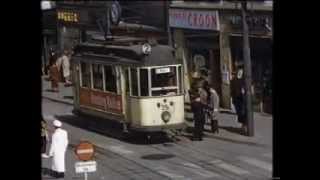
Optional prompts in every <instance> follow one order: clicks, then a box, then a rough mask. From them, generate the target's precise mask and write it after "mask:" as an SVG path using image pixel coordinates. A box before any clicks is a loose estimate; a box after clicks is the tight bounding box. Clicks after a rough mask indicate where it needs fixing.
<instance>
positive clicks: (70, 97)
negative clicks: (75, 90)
mask: <svg viewBox="0 0 320 180" xmlns="http://www.w3.org/2000/svg"><path fill="white" fill-rule="evenodd" d="M63 98H64V99H71V100H73V96H63Z"/></svg>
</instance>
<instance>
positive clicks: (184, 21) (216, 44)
mask: <svg viewBox="0 0 320 180" xmlns="http://www.w3.org/2000/svg"><path fill="white" fill-rule="evenodd" d="M169 12H170V13H169V23H170V27H171V29H172V31H173V35H174V43H175V46H176V49H177V52H176V53H177V57H178V58H180V59H181V61H183V62H184V64H185V70H186V71H187V74H186V75H185V81H186V83H185V84H186V85H188V84H189V85H190V83H191V81H192V78H191V75H192V74H194V72H198V71H200V70H201V69H206V70H207V71H208V72H209V83H210V84H211V85H212V86H213V87H214V88H215V89H216V90H217V92H218V93H219V96H220V99H221V101H220V102H221V104H220V106H221V107H223V108H227V109H231V94H230V92H231V89H230V88H231V87H230V80H231V78H232V77H231V74H232V72H233V71H234V69H235V64H237V63H241V62H242V61H243V60H242V47H243V46H242V42H243V41H242V26H241V14H240V10H234V9H228V10H226V9H219V8H212V9H210V8H209V7H207V8H203V7H201V8H197V6H193V7H192V8H191V7H190V6H186V7H183V5H181V6H179V7H177V6H174V7H171V8H170V11H169ZM248 23H249V30H250V43H251V59H252V69H253V86H254V90H255V98H254V101H255V103H254V104H256V105H257V108H256V110H257V111H261V110H262V109H261V108H262V106H263V105H261V102H262V99H263V98H264V99H271V98H265V97H263V95H262V94H263V93H264V94H270V93H265V92H262V90H263V88H262V87H265V86H266V85H265V84H266V82H267V81H268V80H266V79H269V80H270V79H271V78H270V77H271V72H272V68H271V61H272V38H271V37H272V32H271V29H272V11H271V10H270V11H251V12H250V13H249V22H248ZM267 76H268V77H267ZM269 84H270V83H269ZM186 88H188V86H186ZM265 109H267V108H265Z"/></svg>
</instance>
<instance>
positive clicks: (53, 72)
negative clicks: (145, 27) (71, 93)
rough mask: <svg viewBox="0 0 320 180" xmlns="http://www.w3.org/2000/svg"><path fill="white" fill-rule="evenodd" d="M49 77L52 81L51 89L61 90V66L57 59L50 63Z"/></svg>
mask: <svg viewBox="0 0 320 180" xmlns="http://www.w3.org/2000/svg"><path fill="white" fill-rule="evenodd" d="M49 79H50V81H51V89H52V91H53V92H59V90H58V86H59V79H60V74H59V68H58V66H57V63H56V59H55V60H54V59H53V61H52V64H51V65H50V68H49Z"/></svg>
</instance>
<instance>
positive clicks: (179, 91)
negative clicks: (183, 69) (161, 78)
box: [149, 65, 183, 97]
mask: <svg viewBox="0 0 320 180" xmlns="http://www.w3.org/2000/svg"><path fill="white" fill-rule="evenodd" d="M179 66H181V65H169V66H153V67H150V69H149V71H150V80H151V87H150V91H151V94H150V96H151V97H159V96H153V95H152V92H154V91H161V90H177V92H178V93H177V94H176V95H181V94H183V93H181V89H180V87H179V83H180V81H179V75H178V67H179ZM162 67H174V69H175V73H176V75H175V78H176V81H177V83H176V84H177V85H176V86H166V87H152V77H151V75H152V73H151V70H152V69H158V68H162Z"/></svg>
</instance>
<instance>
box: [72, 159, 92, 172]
mask: <svg viewBox="0 0 320 180" xmlns="http://www.w3.org/2000/svg"><path fill="white" fill-rule="evenodd" d="M75 169H76V173H88V172H95V171H97V162H96V161H86V162H82V161H80V162H76V164H75Z"/></svg>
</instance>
